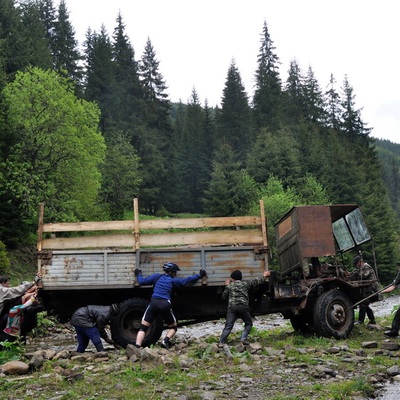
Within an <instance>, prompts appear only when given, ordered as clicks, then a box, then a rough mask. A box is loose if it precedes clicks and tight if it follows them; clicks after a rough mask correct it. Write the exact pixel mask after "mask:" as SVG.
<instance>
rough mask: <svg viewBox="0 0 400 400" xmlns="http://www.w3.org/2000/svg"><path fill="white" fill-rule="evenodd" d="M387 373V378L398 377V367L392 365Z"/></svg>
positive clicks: (399, 368) (399, 372) (399, 373)
mask: <svg viewBox="0 0 400 400" xmlns="http://www.w3.org/2000/svg"><path fill="white" fill-rule="evenodd" d="M387 373H388V375H389V376H396V375H400V367H399V366H398V365H393V367H390V368H389V369H388V370H387Z"/></svg>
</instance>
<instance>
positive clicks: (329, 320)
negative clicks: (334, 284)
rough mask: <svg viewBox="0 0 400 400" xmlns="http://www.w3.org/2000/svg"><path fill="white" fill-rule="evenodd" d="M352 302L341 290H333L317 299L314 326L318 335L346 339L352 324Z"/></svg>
mask: <svg viewBox="0 0 400 400" xmlns="http://www.w3.org/2000/svg"><path fill="white" fill-rule="evenodd" d="M351 306H352V302H351V300H350V298H349V297H348V296H347V295H346V294H345V293H343V292H342V291H341V290H338V289H334V290H330V291H328V292H325V293H323V294H322V295H321V296H320V297H318V299H317V301H316V302H315V306H314V326H315V331H316V333H317V334H318V335H320V336H324V337H334V338H336V339H346V338H347V337H348V336H349V334H350V332H351V330H352V329H353V324H354V310H353V309H350V307H351Z"/></svg>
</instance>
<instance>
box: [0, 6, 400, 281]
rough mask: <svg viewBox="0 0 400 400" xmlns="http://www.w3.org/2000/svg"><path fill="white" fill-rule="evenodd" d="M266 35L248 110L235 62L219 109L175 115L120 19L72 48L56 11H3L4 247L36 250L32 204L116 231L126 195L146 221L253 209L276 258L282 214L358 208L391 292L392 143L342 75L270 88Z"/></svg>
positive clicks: (397, 186)
mask: <svg viewBox="0 0 400 400" xmlns="http://www.w3.org/2000/svg"><path fill="white" fill-rule="evenodd" d="M267 22H268V21H265V22H264V24H263V25H262V26H260V35H259V36H258V37H255V38H254V40H255V41H258V42H259V53H258V54H254V58H255V59H256V60H257V68H256V70H255V71H254V77H255V87H254V94H253V95H252V97H251V98H250V96H249V95H248V94H247V93H246V91H245V88H244V85H243V83H242V79H241V74H240V71H239V69H238V68H237V66H236V64H235V61H234V60H232V61H231V63H230V65H227V72H226V78H225V82H224V88H223V92H222V93H221V105H220V106H210V105H209V104H208V103H207V101H205V102H204V103H203V102H202V101H201V100H200V99H199V96H198V94H197V93H196V90H195V89H193V91H192V93H189V94H188V99H189V100H188V102H187V104H185V103H182V102H180V103H172V102H171V101H170V100H169V93H168V77H164V76H163V72H162V60H159V59H158V58H157V49H155V48H154V47H153V45H152V42H151V38H148V40H147V43H146V44H145V47H144V49H134V46H133V44H132V42H131V39H130V38H129V37H128V36H127V34H126V30H125V26H126V25H125V20H124V16H123V15H121V14H119V15H116V16H115V27H114V29H113V31H112V32H107V30H106V28H105V27H104V26H101V27H99V29H98V30H91V29H89V28H88V30H87V32H86V38H85V41H84V43H83V44H80V45H78V42H77V40H76V38H75V30H74V26H73V24H72V23H71V21H70V18H69V12H68V1H67V0H66V1H64V0H61V1H60V2H59V3H57V6H55V4H54V1H53V0H25V1H15V0H1V2H0V65H1V72H2V73H1V75H0V90H1V96H0V241H2V242H3V243H4V244H5V245H6V246H7V248H10V249H13V248H16V247H19V246H22V245H32V244H34V243H35V234H36V230H37V214H38V205H39V203H40V202H45V204H46V218H47V219H48V220H47V221H46V222H52V221H58V222H60V221H70V222H73V221H91V220H93V221H94V220H107V219H117V220H118V219H124V218H125V216H126V214H127V213H129V212H131V211H132V199H133V198H134V197H137V198H139V200H140V201H139V204H140V207H141V212H142V213H143V214H147V215H154V216H158V217H167V216H169V215H174V214H178V213H191V214H202V215H207V216H235V215H252V213H256V214H258V211H257V209H258V207H259V200H260V199H263V200H264V204H265V215H266V217H267V221H268V229H269V238H270V241H271V244H272V245H273V240H274V238H273V236H274V234H273V225H274V223H275V222H277V221H278V219H279V218H281V217H282V216H283V215H284V214H285V213H286V212H287V211H289V209H290V208H291V207H292V206H293V205H308V204H331V203H342V204H343V203H356V204H359V205H360V206H361V209H362V212H363V215H364V217H365V219H366V222H367V225H368V227H369V229H370V233H371V236H372V237H373V239H374V240H373V243H372V244H371V245H369V247H368V248H363V249H362V250H363V252H364V256H365V259H366V261H368V262H370V263H371V264H372V262H373V261H374V260H373V254H375V257H376V263H377V265H378V268H379V278H380V279H381V281H384V282H390V280H391V279H393V277H394V275H395V274H396V273H397V269H398V267H397V266H396V263H397V261H400V248H399V230H400V226H399V219H400V202H399V198H400V197H399V192H400V162H399V158H400V145H398V144H394V143H391V142H389V141H385V140H383V141H382V140H378V139H374V138H373V137H372V136H371V131H372V129H371V128H370V127H369V126H368V122H367V121H364V120H363V115H362V108H357V107H356V102H355V98H356V94H355V92H354V89H353V87H352V85H351V82H349V80H348V78H347V76H345V77H344V79H343V81H339V82H338V81H337V80H336V77H335V76H334V74H332V75H331V76H330V79H329V82H322V83H321V82H318V81H317V79H316V78H315V75H314V72H313V70H312V67H311V66H310V67H309V68H308V70H306V71H303V70H301V68H300V66H299V64H298V63H297V62H296V61H295V60H293V61H291V62H290V65H288V66H284V67H285V68H286V70H287V76H285V77H283V76H281V74H280V72H279V71H280V68H281V67H280V61H279V49H277V48H275V46H274V41H273V32H270V31H269V29H268V23H267ZM185 73H187V74H190V71H186V72H185ZM352 256H354V254H353V255H351V257H352ZM350 259H351V258H349V260H350Z"/></svg>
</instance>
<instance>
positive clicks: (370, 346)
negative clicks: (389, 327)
mask: <svg viewBox="0 0 400 400" xmlns="http://www.w3.org/2000/svg"><path fill="white" fill-rule="evenodd" d="M361 347H362V348H364V349H377V348H378V342H376V341H375V340H373V341H369V342H362V343H361Z"/></svg>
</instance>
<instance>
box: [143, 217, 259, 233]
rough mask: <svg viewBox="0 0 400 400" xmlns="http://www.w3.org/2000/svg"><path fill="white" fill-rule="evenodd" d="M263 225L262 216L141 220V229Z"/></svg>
mask: <svg viewBox="0 0 400 400" xmlns="http://www.w3.org/2000/svg"><path fill="white" fill-rule="evenodd" d="M258 225H261V219H260V217H256V216H247V217H213V218H182V219H157V220H143V221H140V229H141V230H142V229H173V228H176V229H190V228H223V227H229V226H231V227H241V226H258Z"/></svg>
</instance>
